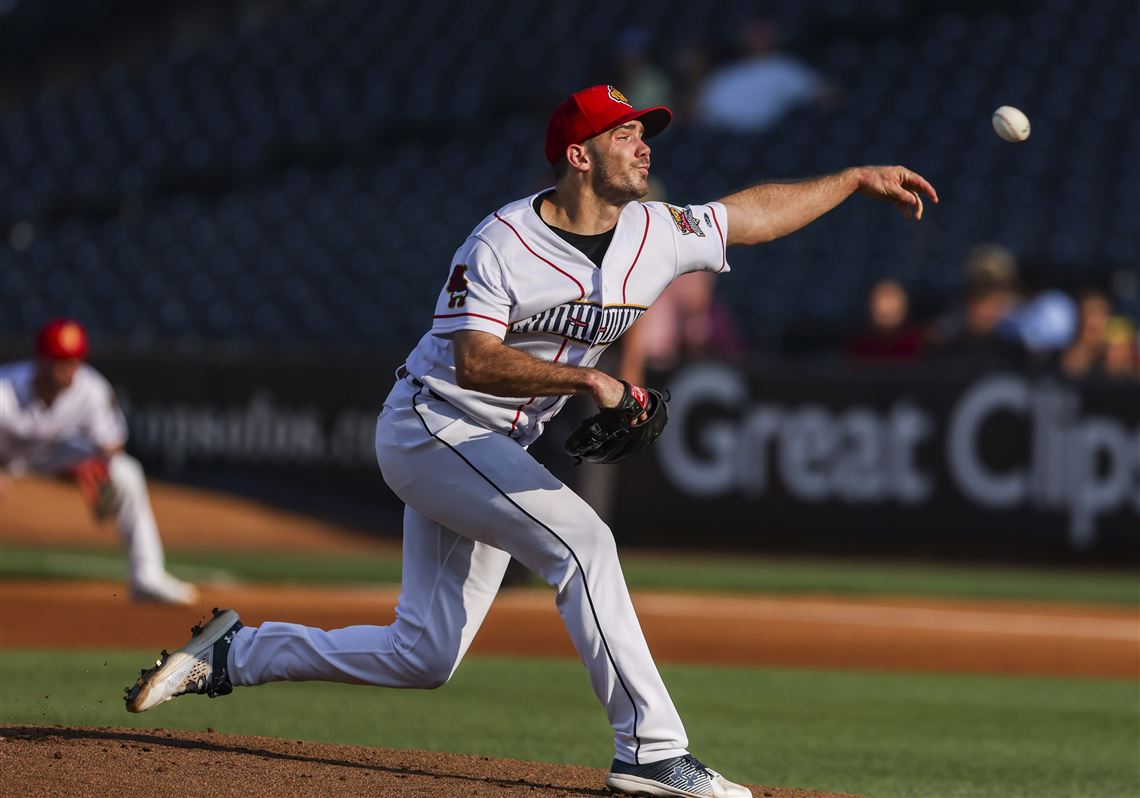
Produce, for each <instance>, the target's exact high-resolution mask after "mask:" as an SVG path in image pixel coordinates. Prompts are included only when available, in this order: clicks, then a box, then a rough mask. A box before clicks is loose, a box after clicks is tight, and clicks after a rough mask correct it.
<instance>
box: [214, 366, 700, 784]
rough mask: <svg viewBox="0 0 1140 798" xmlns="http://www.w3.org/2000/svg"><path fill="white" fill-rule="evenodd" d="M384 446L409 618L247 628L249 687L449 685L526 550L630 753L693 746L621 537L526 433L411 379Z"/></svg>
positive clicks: (619, 750) (654, 755) (401, 386)
mask: <svg viewBox="0 0 1140 798" xmlns="http://www.w3.org/2000/svg"><path fill="white" fill-rule="evenodd" d="M376 452H377V458H378V460H379V462H380V467H381V470H382V472H383V474H384V479H385V480H386V481H387V483H388V485H389V486H390V487H391V488H392V490H393V491H395V493H396V494H397V495H398V496H399V497H400V498H401V499H402V500H403V501H404V503H405V505H406V507H405V513H404V543H403V556H404V559H403V585H402V589H401V594H400V600H399V605H398V606H397V608H396V619H395V622H394V623H392V625H391V626H353V627H348V628H344V629H334V630H331V631H324V630H320V629H313V628H309V627H305V626H301V625H298V624H290V623H265V624H263V625H262V626H260V627H246V628H244V629H242V630H241V631H240V632H239V633H238V634H237V636H236V637H235V639H234V641H233V645H232V647H231V649H230V655H229V663H228V665H229V669H230V678H231V680H232V681H233V683H234V684H235V685H254V684H262V683H265V682H272V681H304V680H314V679H315V680H323V681H333V682H350V683H357V684H372V685H380V686H385V687H406V688H432V687H438V686H440V685H442V684H443V683H445V682H446V681H447V680H448V679H449V678H450V677H451V675H452V674H453V673H454V672H455V669H456V668H457V667H458V665H459V663H460V661H461V660H462V659H463V655H464V654H465V653H466V652H467V648H468V646H470V644H471V641H472V640H473V639H474V637H475V633H476V632H477V631H478V629H479V626H480V624H481V623H482V622H483V619H484V617H485V616H486V614H487V610H488V609H489V608H490V606H491V602H492V601H493V600H494V598H495V594H496V592H497V591H498V589H499V585H500V583H501V582H502V578H503V573H504V572H505V570H506V567H507V563H508V562H509V560H510V557H511V556H514V557H515V558H516V559H518V560H519V561H520V562H522V563H523V564H524V565H526V566H527V567H528V568H530V569H531V570H532V571H534V572H535V573H537V574H539V575H540V576H541V577H542V578H543V579H544V580H545V581H546V582H548V583H549V584H550V585H552V586H554V587H555V589H556V597H555V603H556V605H557V607H558V611H559V613H560V614H561V616H562V620H563V623H564V624H565V625H566V629H567V631H568V632H569V634H570V638H571V640H572V641H573V643H574V646H575V647H576V648H577V650H578V653H579V655H580V656H581V658H582V661H583V663H585V665H586V668H587V669H588V671H589V676H590V683H591V684H592V685H593V688H594V692H595V693H596V694H597V696H598V699H599V700H600V701H601V702H602V704H603V705H604V706H605V709H606V713H607V715H608V717H609V721H610V725H611V726H612V727H613V729H614V742H615V750H616V755H617V757H618V758H620V759H622V760H624V761H627V762H633V763H647V762H655V761H658V760H661V759H667V758H670V757H673V756H677V755H679V754H683V753H685V751H686V747H687V745H688V740H687V739H686V736H685V729H684V726H683V724H682V723H681V719H680V716H679V715H678V714H677V711H676V709H675V708H674V706H673V702H672V700H671V699H670V697H669V693H668V691H667V690H666V689H665V685H664V683H663V682H662V680H661V677H660V675H659V673H658V671H657V667H656V665H655V664H654V662H653V658H652V656H651V655H650V653H649V647H648V646H647V644H646V642H645V637H644V635H643V634H642V631H641V626H640V624H639V623H638V620H637V616H636V614H635V612H634V608H633V604H632V602H631V601H630V597H629V592H628V590H627V589H626V585H625V578H624V576H623V575H622V571H621V565H620V563H619V562H618V555H617V547H616V545H615V543H614V538H613V534H612V533H611V532H610V529H609V527H607V526H606V525H605V523H603V522H602V521H601V519H599V518H598V516H597V514H596V513H595V512H594V511H593V510H592V509H591V508H590V506H589V505H588V504H586V503H585V502H584V501H583V500H582V499H581V498H579V497H578V496H577V495H576V494H575V493H574V492H573V491H572V490H570V488H568V487H566V486H565V485H563V484H562V483H561V482H559V481H558V480H557V479H555V478H554V477H553V476H552V475H551V474H550V472H549V471H547V470H546V469H545V468H544V467H543V466H542V465H541V464H539V463H538V462H537V461H536V460H535V459H534V458H533V457H531V456H530V455H529V454H528V453H527V452H526V450H525V449H523V448H522V447H521V446H519V445H518V444H517V443H516V442H515V441H513V440H511V439H510V438H508V437H507V436H505V435H502V434H499V433H495V432H490V431H488V430H487V429H486V428H484V427H482V426H479V425H477V424H475V423H473V422H471V421H470V420H468V419H467V418H466V417H465V416H464V415H463V414H462V413H461V412H460V411H458V410H456V409H455V408H454V407H452V406H451V405H449V404H447V403H446V402H443V401H441V400H439V399H436V398H434V397H433V396H432V395H431V394H430V393H429V392H428V391H427V390H426V389H422V388H419V387H417V386H415V385H413V384H412V382H411V381H410V380H401V381H399V382H398V383H397V384H396V387H395V388H393V390H392V392H391V394H389V396H388V399H387V402H386V403H385V405H384V410H383V412H382V413H381V415H380V419H379V421H378V423H377V432H376Z"/></svg>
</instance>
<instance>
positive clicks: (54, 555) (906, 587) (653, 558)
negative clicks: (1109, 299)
mask: <svg viewBox="0 0 1140 798" xmlns="http://www.w3.org/2000/svg"><path fill="white" fill-rule="evenodd" d="M169 562H170V566H171V570H173V571H174V572H175V573H176V574H179V575H181V576H184V577H186V578H188V579H195V580H199V581H217V580H218V579H219V578H221V579H225V578H231V579H238V580H242V581H250V582H290V583H294V584H358V583H377V582H390V583H396V582H399V581H400V559H399V555H398V554H397V553H395V552H393V553H390V554H387V553H385V554H368V555H365V554H358V555H352V556H320V555H314V554H282V553H275V552H256V553H247V552H234V553H226V554H224V555H222V554H217V553H210V552H178V551H174V552H171V553H170V555H169ZM622 565H623V568H624V570H625V574H626V579H627V580H628V581H629V584H630V587H632V588H633V589H635V590H636V589H642V590H644V589H668V590H701V591H731V592H744V593H751V592H755V593H831V594H836V595H914V596H945V597H959V598H993V599H1024V600H1043V599H1049V600H1056V601H1092V602H1102V603H1116V604H1129V605H1132V606H1135V605H1136V604H1137V602H1138V601H1140V581H1138V580H1137V579H1136V576H1135V574H1134V573H1132V572H1128V571H1108V570H1104V571H1089V570H1079V569H1065V570H1062V569H1046V568H1028V567H1026V568H1012V567H1006V568H999V567H993V566H979V565H969V566H967V565H925V564H915V563H886V562H863V561H838V560H836V561H827V560H804V559H773V558H764V557H758V556H735V557H729V556H699V555H692V554H684V555H682V554H673V555H669V554H659V553H655V554H650V553H645V552H638V551H628V552H625V553H623V555H622ZM124 568H125V566H124V564H123V560H122V557H121V555H120V554H119V553H118V552H117V551H113V550H107V549H100V550H59V549H48V548H31V547H25V548H18V547H5V548H4V549H3V550H0V578H9V579H11V578H37V579H39V578H55V579H74V578H99V579H120V578H122V575H123V571H124Z"/></svg>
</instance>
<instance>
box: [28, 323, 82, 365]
mask: <svg viewBox="0 0 1140 798" xmlns="http://www.w3.org/2000/svg"><path fill="white" fill-rule="evenodd" d="M36 353H37V354H38V355H39V356H40V357H49V358H52V359H53V360H66V359H68V358H73V357H78V358H83V357H86V356H87V331H86V330H84V329H83V325H82V324H80V323H79V322H77V321H74V320H72V319H56V320H55V321H50V322H48V323H47V324H45V325H44V328H43V329H42V330H40V334H39V336H38V337H37V338H36Z"/></svg>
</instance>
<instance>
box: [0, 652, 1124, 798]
mask: <svg viewBox="0 0 1140 798" xmlns="http://www.w3.org/2000/svg"><path fill="white" fill-rule="evenodd" d="M152 653H153V652H143V653H138V654H122V653H114V654H101V653H96V652H88V653H75V654H73V653H64V652H28V651H4V652H3V654H2V656H0V721H2V722H3V723H4V724H24V723H32V724H66V725H83V726H110V725H114V726H130V727H154V726H162V727H166V728H197V729H201V728H205V727H207V726H210V727H213V728H215V729H217V730H218V731H220V732H224V733H234V734H258V735H268V736H276V737H285V738H296V739H307V740H323V741H331V742H342V743H350V744H363V745H375V746H384V747H393V748H423V749H433V750H445V751H459V752H465V753H473V754H480V755H485V756H507V757H516V758H521V759H533V760H543V761H556V762H569V763H576V764H584V765H590V766H594V767H604V766H605V765H606V764H607V763H608V761H609V757H610V756H611V753H612V751H611V748H610V743H609V729H608V726H607V724H606V722H605V718H604V714H603V713H602V710H601V708H600V707H599V706H598V705H597V703H596V701H595V699H594V697H593V695H592V693H591V692H590V689H589V685H588V683H587V681H586V676H585V672H584V670H583V669H582V667H581V665H580V664H578V663H577V662H571V661H556V660H540V659H531V660H507V659H498V658H472V659H471V660H470V661H468V662H466V663H465V664H464V665H463V667H461V668H460V669H459V672H458V673H457V674H456V677H455V678H454V679H453V680H452V682H451V683H450V684H449V685H447V686H446V687H444V688H443V689H441V690H437V691H430V692H422V691H398V690H383V689H378V688H367V687H357V686H348V685H324V684H316V683H299V684H288V685H265V686H263V687H259V688H257V689H239V690H237V691H236V692H235V693H234V694H233V695H232V696H228V697H226V698H221V699H217V700H207V699H203V698H198V697H196V696H191V697H186V698H181V699H177V700H175V701H174V702H173V703H171V704H167V705H164V706H161V707H159V708H157V709H155V710H153V711H151V712H149V713H146V714H144V715H130V714H128V713H127V712H126V711H124V710H123V708H122V704H121V701H120V699H119V696H120V695H121V692H122V688H123V686H124V685H125V684H127V683H128V682H129V681H130V680H131V677H132V675H133V674H134V673H136V672H137V668H138V667H140V666H142V665H143V664H146V662H147V660H148V659H149V657H150V656H152ZM662 671H663V673H664V675H665V679H666V681H667V683H668V684H669V685H670V690H671V691H672V693H673V697H674V699H675V701H676V703H677V706H678V708H679V709H680V710H681V713H682V715H683V717H685V718H686V723H687V727H688V732H689V738H690V740H691V744H692V748H693V751H694V752H695V753H696V754H697V755H698V756H702V757H704V758H705V759H706V760H707V761H708V763H709V764H710V765H712V766H713V767H716V768H718V769H720V770H722V771H723V772H725V773H726V774H727V775H728V776H729V777H730V778H734V779H739V780H743V781H746V782H753V783H760V784H770V785H781V786H796V787H811V788H816V789H827V790H836V791H842V792H853V793H860V794H864V795H873V796H879V798H889V796H944V797H945V798H953V797H954V796H970V797H971V798H973V797H975V796H976V797H978V798H983V797H985V796H995V797H998V796H1000V797H1001V798H1021V797H1024V798H1029V797H1030V796H1034V797H1035V798H1054V797H1056V798H1071V797H1073V796H1097V797H1098V798H1116V797H1117V796H1120V798H1134V797H1135V796H1137V795H1140V684H1138V683H1137V682H1135V681H1109V680H1104V681H1093V680H1065V679H1029V678H1009V677H978V676H926V675H921V676H920V675H906V674H869V673H858V672H849V671H848V672H834V671H788V670H777V669H748V668H724V667H716V668H713V667H696V666H677V665H674V666H667V667H663V668H662Z"/></svg>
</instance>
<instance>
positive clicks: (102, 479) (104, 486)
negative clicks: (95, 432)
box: [71, 457, 121, 521]
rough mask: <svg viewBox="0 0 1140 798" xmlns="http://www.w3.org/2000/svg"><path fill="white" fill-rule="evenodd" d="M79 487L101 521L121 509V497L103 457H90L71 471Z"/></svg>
mask: <svg viewBox="0 0 1140 798" xmlns="http://www.w3.org/2000/svg"><path fill="white" fill-rule="evenodd" d="M71 475H72V477H74V478H75V481H76V483H78V485H79V492H80V494H82V496H83V501H84V503H85V504H86V505H87V506H88V507H89V508H90V509H91V513H92V514H93V515H94V516H95V518H96V519H97V520H99V521H102V520H104V519H106V518H110V517H111V516H112V515H114V514H115V513H116V512H117V511H118V509H119V503H120V502H121V497H120V496H119V492H118V491H117V490H115V486H114V484H113V483H112V482H111V473H110V471H109V470H108V468H107V461H106V460H105V459H103V458H102V457H88V458H87V459H86V460H82V461H80V462H79V463H78V464H76V465H75V466H74V467H73V468H72V470H71Z"/></svg>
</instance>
